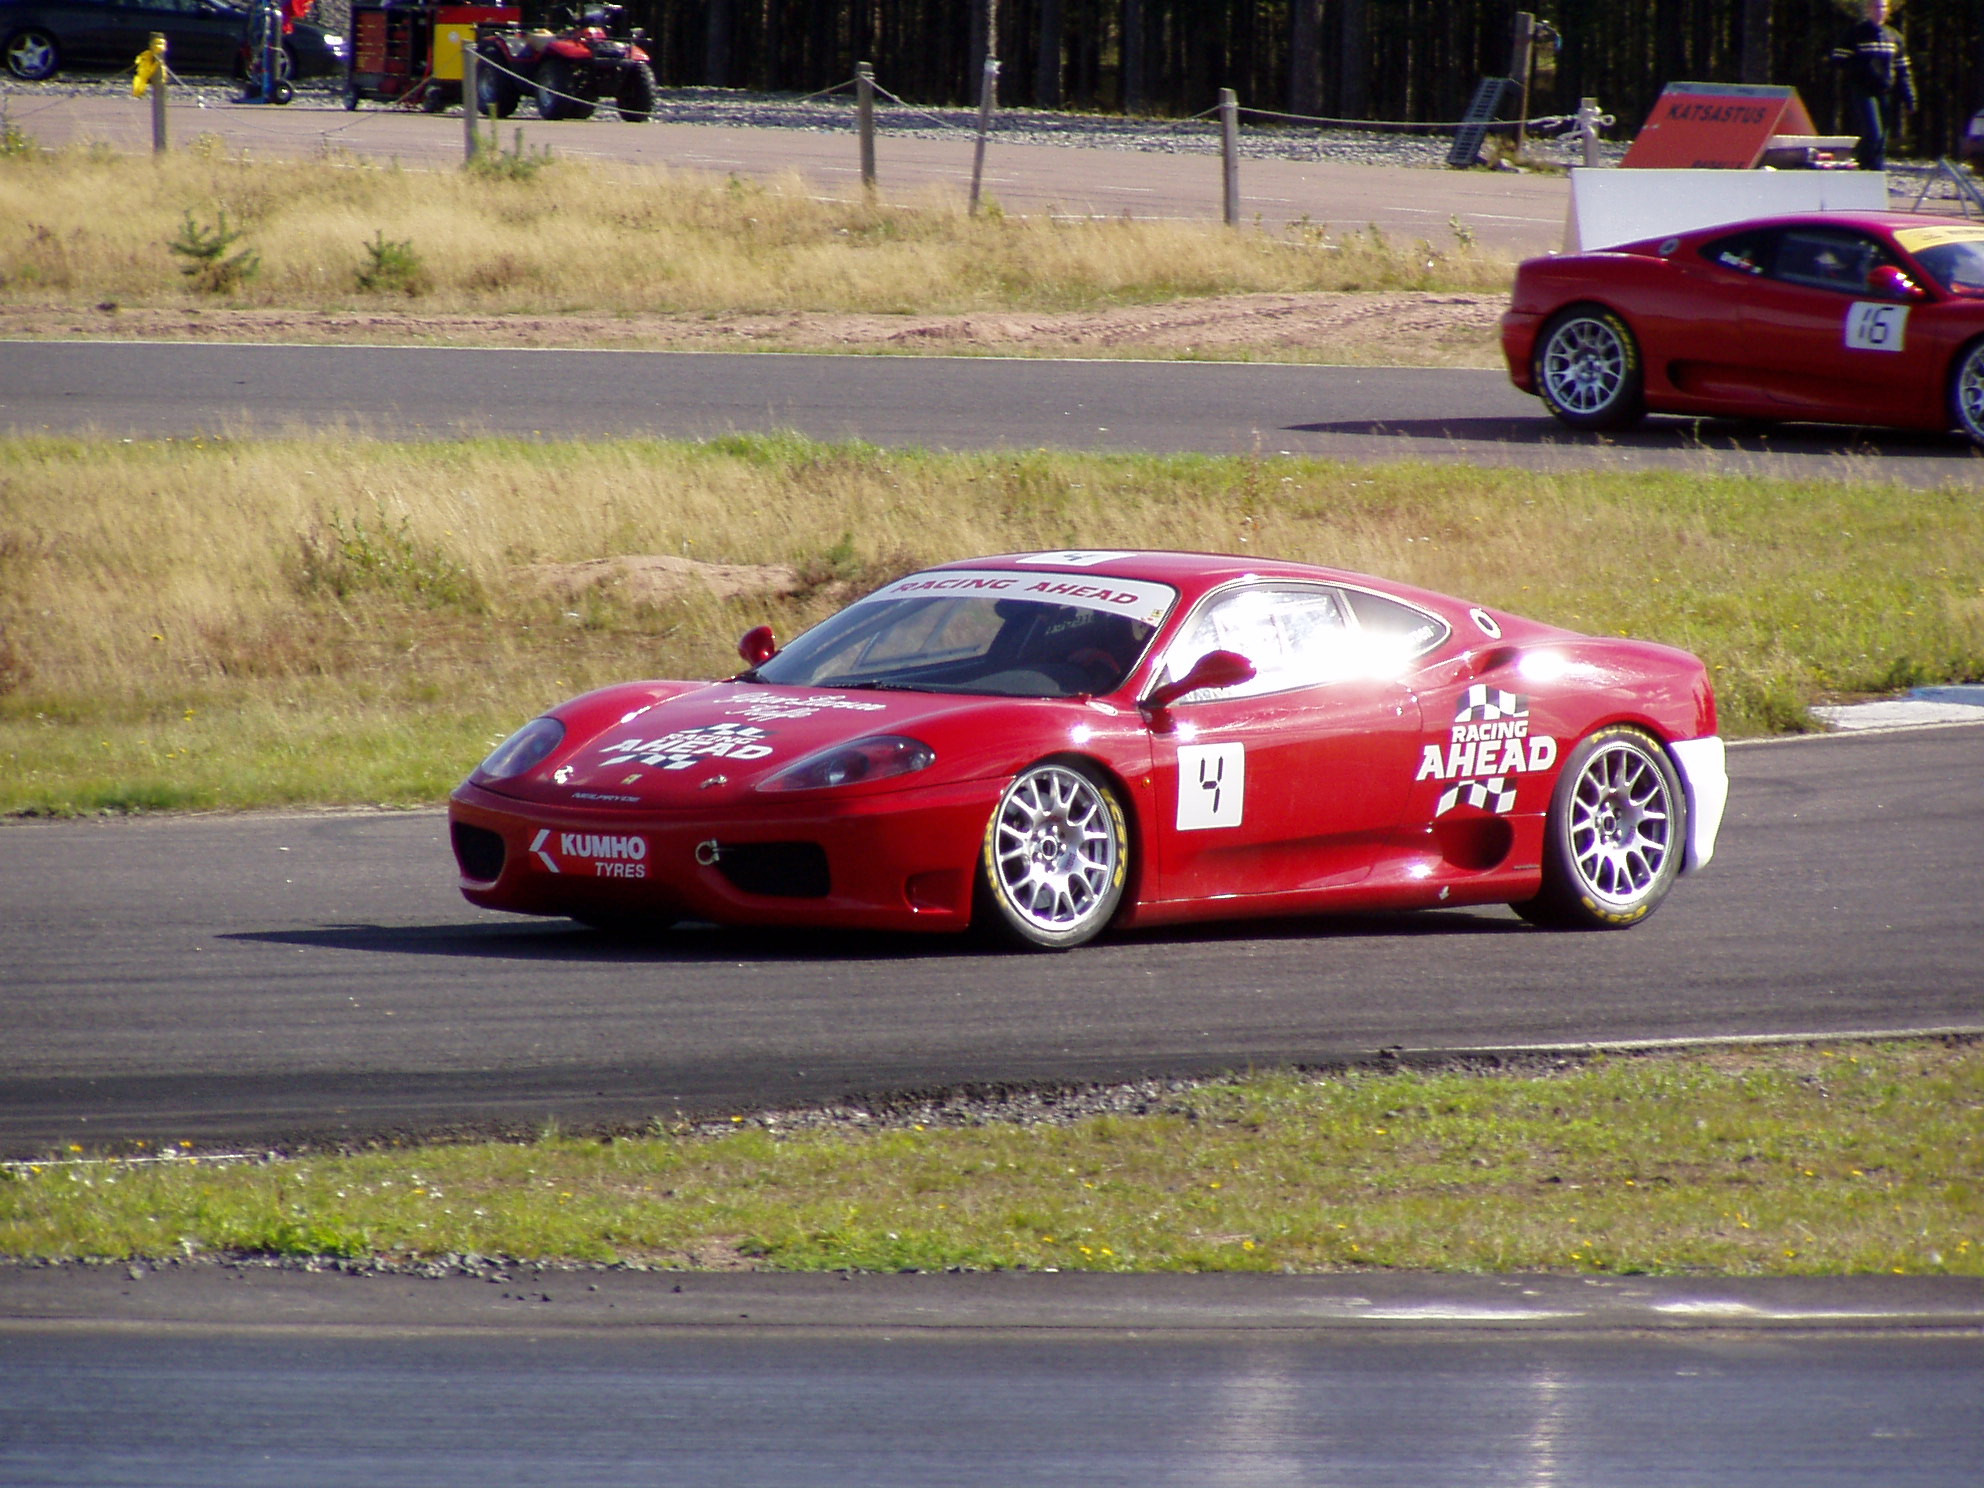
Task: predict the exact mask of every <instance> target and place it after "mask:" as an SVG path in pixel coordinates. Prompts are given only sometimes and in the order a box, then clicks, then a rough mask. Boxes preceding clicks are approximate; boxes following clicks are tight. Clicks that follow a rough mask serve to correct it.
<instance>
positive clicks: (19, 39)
mask: <svg viewBox="0 0 1984 1488" xmlns="http://www.w3.org/2000/svg"><path fill="white" fill-rule="evenodd" d="M6 56H7V71H9V72H11V73H12V74H13V75H14V76H15V77H17V78H19V79H20V80H21V81H22V82H25V83H38V82H40V81H41V80H42V79H43V78H52V77H54V76H55V69H56V68H58V67H60V66H61V65H62V49H61V48H60V47H58V46H56V44H55V38H54V37H52V36H50V35H49V34H48V33H47V32H46V31H42V30H38V29H37V28H35V27H32V26H30V27H29V28H28V29H27V30H25V31H16V32H15V33H14V34H13V35H12V36H10V37H8V38H7V48H6Z"/></svg>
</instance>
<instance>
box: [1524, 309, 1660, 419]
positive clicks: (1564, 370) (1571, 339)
mask: <svg viewBox="0 0 1984 1488" xmlns="http://www.w3.org/2000/svg"><path fill="white" fill-rule="evenodd" d="M1534 374H1535V379H1536V391H1537V393H1538V394H1539V395H1540V396H1541V397H1542V399H1543V402H1544V405H1545V406H1546V407H1547V408H1549V410H1550V411H1551V413H1553V414H1555V415H1556V416H1557V417H1558V418H1559V419H1561V420H1562V421H1563V422H1564V423H1567V424H1569V425H1570V426H1571V427H1572V428H1573V429H1625V428H1630V427H1631V426H1632V425H1634V424H1636V423H1638V422H1639V421H1640V419H1641V418H1642V417H1643V416H1644V415H1645V413H1646V399H1645V374H1644V372H1643V369H1642V368H1641V365H1640V348H1639V343H1638V342H1637V341H1635V340H1634V339H1633V333H1632V331H1631V330H1630V329H1629V328H1628V327H1627V325H1626V322H1625V321H1623V320H1621V319H1620V318H1619V317H1618V316H1617V315H1615V314H1613V313H1612V312H1611V311H1610V310H1605V309H1601V308H1599V307H1598V306H1596V305H1578V306H1573V307H1572V308H1571V309H1569V310H1565V311H1562V312H1560V313H1559V314H1558V315H1557V316H1555V317H1554V318H1553V319H1552V320H1551V321H1550V323H1549V324H1548V325H1546V326H1545V327H1544V328H1543V335H1542V337H1541V338H1540V339H1539V340H1538V341H1537V343H1536V357H1535V366H1534Z"/></svg>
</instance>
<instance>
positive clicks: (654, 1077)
mask: <svg viewBox="0 0 1984 1488" xmlns="http://www.w3.org/2000/svg"><path fill="white" fill-rule="evenodd" d="M1980 763H1984V726H1980V725H1954V726H1947V727H1942V728H1936V729H1927V730H1917V731H1908V732H1899V733H1890V734H1876V735H1865V734H1859V735H1848V736H1839V737H1831V738H1819V739H1809V740H1797V741H1789V742H1780V743H1768V744H1757V745H1750V746H1741V747H1738V748H1736V749H1735V750H1733V751H1732V754H1731V776H1732V795H1731V802H1730V815H1729V818H1728V821H1727V823H1726V825H1725V827H1724V831H1723V837H1722V846H1721V849H1720V850H1719V852H1718V854H1717V857H1716V860H1715V861H1714V863H1712V864H1711V865H1710V866H1709V867H1708V868H1707V869H1706V870H1704V871H1703V872H1702V873H1701V874H1700V875H1699V876H1697V877H1694V878H1691V879H1687V880H1683V881H1682V883H1681V884H1680V885H1679V886H1678V887H1677V889H1676V890H1675V892H1674V894H1673V895H1672V897H1671V898H1670V899H1669V900H1668V902H1667V904H1666V905H1665V906H1664V907H1663V908H1662V910H1661V912H1660V913H1659V914H1658V915H1656V916H1655V917H1654V918H1653V919H1652V920H1651V921H1649V922H1648V923H1646V924H1645V925H1642V926H1640V927H1638V928H1636V929H1633V930H1630V931H1627V932H1624V933H1619V934H1599V935H1589V934H1588V935H1577V934H1566V933H1551V932H1545V931H1539V930H1534V929H1532V928H1530V927H1528V926H1527V925H1525V924H1523V923H1522V922H1521V921H1519V920H1517V919H1516V918H1515V916H1514V915H1513V914H1511V913H1509V912H1507V911H1505V910H1500V909H1494V910H1476V911H1442V912H1436V913H1428V914H1420V915H1395V916H1368V917H1347V918H1340V919H1333V920H1331V919H1315V920H1303V921H1274V922H1265V923H1251V924H1237V925H1227V926H1219V927H1207V928H1199V929H1193V930H1189V931H1184V932H1175V931H1173V932H1161V933H1160V932H1152V933H1148V934H1144V935H1139V936H1126V937H1120V938H1116V939H1111V940H1106V941H1104V942H1101V943H1098V944H1096V945H1093V946H1091V947H1088V948H1085V949H1082V950H1079V951H1076V952H1073V953H1070V954H1066V955H1054V956H1050V955H1031V956H1029V955H1017V954H1015V955H985V954H980V953H976V952H974V951H973V950H972V949H971V948H969V947H968V946H965V945H963V944H960V943H957V942H953V941H949V940H921V939H895V938H883V937H873V936H858V937H857V936H827V935H785V936H770V935H766V934H765V933H763V932H753V933H749V934H744V933H732V932H721V931H714V930H707V929H704V930H693V929H691V930H683V931H678V932H677V933H675V934H674V935H672V936H668V937H664V938H661V939H659V940H654V941H648V942H628V941H623V940H616V939H613V938H610V937H605V936H601V935H598V934H595V933H593V932H591V931H589V930H584V929H581V928H579V927H577V926H575V925H572V924H570V923H568V922H565V921H561V920H528V919H519V918H515V917H507V916H501V915H497V914H494V913H491V912H486V911H480V910H476V909H473V908H471V907H470V906H468V905H467V904H466V903H465V902H463V901H462V900H461V899H460V897H459V896H458V894H457V893H456V891H455V887H454V869H453V864H452V861H451V859H450V857H449V853H448V849H447V846H446V831H445V819H444V818H443V817H442V816H441V815H440V814H439V813H434V812H421V813H402V814H377V813H353V814H332V813H326V814H303V815H259V814H258V815H250V816H238V817H237V816H207V817H190V818H189V817H180V818H139V819H131V820H110V821H104V820H96V821H84V822H66V823H47V822H18V821H17V822H12V823H8V824H6V825H4V826H0V967H4V968H5V978H6V984H7V985H6V994H5V1003H4V1008H5V1012H4V1019H5V1032H4V1049H5V1052H4V1055H0V1154H4V1155H34V1154H37V1153H42V1152H46V1151H47V1150H49V1149H50V1148H51V1147H54V1146H57V1145H59V1144H64V1143H70V1142H75V1143H81V1144H85V1145H90V1146H98V1145H108V1144H111V1143H113V1142H114V1141H116V1140H118V1139H129V1138H143V1139H146V1140H148V1141H154V1142H158V1141H174V1142H176V1141H191V1142H195V1143H197V1144H201V1145H207V1144H228V1143H240V1144H249V1145H255V1144H272V1145H273V1144H282V1143H287V1142H292V1141H297V1140H308V1139H312V1138H347V1139H349V1138H354V1137H364V1136H368V1135H373V1134H379V1133H387V1132H391V1133H432V1132H438V1131H443V1130H485V1131H486V1130H498V1131H526V1132H528V1131H535V1130H537V1129H539V1128H541V1127H542V1125H543V1124H544V1123H546V1122H549V1121H553V1120H555V1121H558V1122H560V1123H561V1124H563V1125H565V1126H566V1127H568V1128H576V1127H585V1126H589V1125H593V1124H601V1123H603V1124H615V1125H636V1126H637V1125H640V1124H642V1123H644V1122H646V1121H648V1120H650V1119H651V1118H654V1117H656V1116H662V1117H672V1116H674V1115H676V1114H678V1113H680V1114H685V1115H695V1114H713V1113H718V1112H723V1111H727V1110H737V1109H743V1108H752V1107H758V1106H762V1105H766V1104H771V1105H779V1104H787V1103H812V1102H819V1101H833V1100H839V1099H844V1098H847V1097H849V1096H857V1097H865V1096H884V1095H887V1094H889V1093H892V1092H894V1093H900V1092H906V1091H933V1090H940V1089H950V1088H956V1087H960V1086H974V1085H976V1086H988V1085H990V1086H997V1085H1002V1084H1011V1083H1029V1084H1043V1083H1046V1084H1052V1083H1057V1082H1084V1081H1121V1080H1130V1079H1135V1078H1139V1077H1145V1076H1156V1075H1169V1074H1191V1073H1201V1072H1210V1071H1215V1070H1222V1069H1232V1068H1236V1067H1245V1066H1247V1065H1281V1064H1287V1063H1291V1062H1292V1063H1303V1064H1307V1063H1327V1062H1332V1061H1339V1060H1349V1059H1369V1058H1373V1057H1376V1056H1378V1055H1379V1053H1380V1051H1383V1050H1392V1051H1397V1052H1402V1053H1404V1054H1405V1055H1406V1056H1408V1057H1416V1056H1417V1054H1419V1053H1420V1052H1424V1051H1453V1050H1462V1049H1477V1048H1492V1049H1509V1048H1518V1047H1524V1046H1538V1045H1552V1046H1562V1045H1580V1044H1586V1043H1592V1042H1635V1041H1660V1040H1697V1039H1715V1038H1740V1037H1779V1036H1800V1035H1824V1034H1853V1033H1887V1034H1902V1033H1910V1032H1920V1031H1925V1030H1969V1031H1984V960H1980V958H1979V957H1978V955H1977V931H1976V914H1977V906H1978V905H1979V904H1984V854H1980V853H1979V851H1978V848H1977V840H1978V824H1979V822H1980V821H1984V771H1980V770H1979V768H1978V766H1979V764H1980Z"/></svg>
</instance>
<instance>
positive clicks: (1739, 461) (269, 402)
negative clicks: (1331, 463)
mask: <svg viewBox="0 0 1984 1488" xmlns="http://www.w3.org/2000/svg"><path fill="white" fill-rule="evenodd" d="M311 428H317V429H322V428H332V429H351V430H356V431H358V432H362V433H372V434H377V435H381V436H386V437H396V438H397V437H444V436H452V435H456V434H460V433H463V432H471V433H487V432H498V433H508V434H517V435H543V436H545V437H548V438H572V437H586V436H665V437H676V438H710V437H714V436H718V435H725V434H733V433H739V432H772V431H783V430H792V431H796V432H798V433H801V434H805V435H808V436H810V437H812V438H816V439H823V440H843V439H862V440H867V441H869V442H870V443H873V444H880V445H918V446H923V447H926V448H932V449H1032V448H1041V447H1044V448H1050V449H1086V450H1103V451H1145V450H1149V451H1158V452H1202V453H1207V454H1224V455H1251V454H1264V455H1270V456H1272V455H1276V454H1300V455H1316V456H1332V457H1338V458H1344V459H1408V458H1411V459H1464V460H1470V461H1475V462H1478V463H1482V464H1491V465H1521V466H1524V467H1527V468H1532V469H1543V470H1556V469H1589V468H1597V469H1606V470H1645V469H1669V470H1676V469H1678V470H1695V471H1731V472H1741V473H1748V474H1762V475H1785V476H1795V477H1800V478H1816V477H1834V478H1857V479H1869V478H1879V479H1881V480H1889V481H1898V482H1901V483H1904V484H1911V485H1919V486H1939V485H1945V484H1951V483H1955V484H1965V485H1969V484H1975V483H1976V482H1977V480H1978V479H1979V472H1980V471H1984V464H1980V462H1979V457H1978V456H1977V455H1976V454H1974V453H1973V452H1972V451H1971V449H1970V446H1969V445H1967V444H1965V443H1963V442H1961V441H1959V440H1957V439H1956V438H1955V437H1954V436H1949V437H1944V436H1936V435H1919V434H1915V435H1911V434H1898V433H1893V432H1878V431H1864V430H1861V431H1856V430H1851V429H1822V428H1819V427H1818V426H1816V425H1806V426H1801V427H1798V428H1795V429H1791V430H1788V431H1787V430H1777V431H1773V432H1770V433H1767V434H1758V433H1755V432H1746V431H1742V430H1739V429H1737V428H1736V427H1735V426H1733V425H1726V424H1714V423H1704V424H1699V425H1697V424H1696V423H1694V422H1692V421H1686V420H1680V419H1654V420H1651V421H1649V422H1648V423H1647V424H1646V425H1645V426H1644V427H1643V428H1641V429H1639V430H1636V431H1634V432H1632V433H1630V434H1624V435H1616V436H1611V437H1608V438H1602V439H1600V438H1592V437H1587V436H1583V435H1578V434H1575V433H1573V432H1571V431H1569V430H1566V429H1564V428H1562V427H1561V426H1560V425H1558V424H1557V423H1556V421H1555V420H1553V419H1551V418H1550V417H1549V416H1548V415H1547V414H1545V413H1544V411H1543V405H1542V404H1541V403H1539V402H1537V401H1536V400H1535V399H1534V398H1531V397H1528V396H1526V395H1524V394H1522V393H1519V392H1517V391H1516V390H1515V389H1514V388H1513V387H1512V386H1510V384H1509V380H1508V378H1507V377H1505V376H1504V375H1503V374H1501V373H1499V372H1490V371H1479V370H1464V369H1462V370H1453V369H1448V370H1431V369H1420V368H1358V367H1302V366H1292V365H1289V364H1285V363H1281V364H1277V363H1219V362H1121V361H1092V362H1082V361H1050V360H1033V359H1023V358H1010V359H1008V358H995V357H880V356H876V357H869V356H793V355H783V354H770V353H762V352H760V353H745V354H738V355H723V354H716V353H708V352H641V351H607V352H598V351H541V350H515V349H463V348H436V347H362V346H245V345H193V344H186V343H117V342H45V341H12V342H0V431H4V432H11V433H29V432H40V431H47V430H53V431H56V432H62V433H69V432H83V431H89V430H95V431H98V432H102V433H107V434H111V435H117V436H133V437H142V436H157V437H162V436H165V435H186V434H190V433H195V432H207V433H230V434H249V433H254V434H261V435H269V434H276V433H281V432H284V431H299V430H305V429H311Z"/></svg>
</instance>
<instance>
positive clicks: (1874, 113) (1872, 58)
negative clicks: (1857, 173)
mask: <svg viewBox="0 0 1984 1488" xmlns="http://www.w3.org/2000/svg"><path fill="white" fill-rule="evenodd" d="M1887 19H1888V0H1867V16H1866V19H1865V20H1862V21H1856V22H1855V23H1854V24H1853V25H1852V26H1851V27H1850V28H1849V29H1848V30H1847V32H1846V34H1845V35H1844V36H1842V37H1841V38H1840V39H1839V45H1838V46H1836V47H1834V48H1833V49H1832V60H1833V65H1834V66H1836V67H1839V68H1841V69H1843V70H1844V72H1845V75H1846V110H1847V118H1848V120H1849V122H1850V124H1851V126H1852V129H1853V132H1854V133H1855V134H1857V135H1859V136H1860V143H1859V144H1858V145H1857V146H1855V147H1854V151H1853V158H1854V160H1855V161H1856V162H1857V163H1858V164H1859V166H1860V169H1862V170H1886V169H1887V164H1888V136H1889V135H1890V134H1892V133H1893V132H1894V128H1895V125H1896V124H1897V123H1898V122H1899V121H1900V117H1901V114H1902V113H1903V112H1904V111H1906V110H1909V109H1912V108H1914V107H1915V78H1914V75H1913V74H1912V73H1911V72H1910V71H1909V67H1908V53H1907V52H1906V51H1905V50H1903V48H1902V44H1901V33H1900V32H1898V31H1896V30H1895V29H1894V27H1892V26H1890V25H1888V23H1887Z"/></svg>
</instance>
